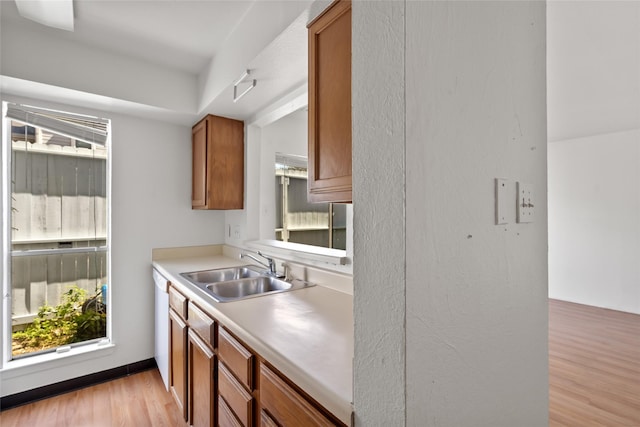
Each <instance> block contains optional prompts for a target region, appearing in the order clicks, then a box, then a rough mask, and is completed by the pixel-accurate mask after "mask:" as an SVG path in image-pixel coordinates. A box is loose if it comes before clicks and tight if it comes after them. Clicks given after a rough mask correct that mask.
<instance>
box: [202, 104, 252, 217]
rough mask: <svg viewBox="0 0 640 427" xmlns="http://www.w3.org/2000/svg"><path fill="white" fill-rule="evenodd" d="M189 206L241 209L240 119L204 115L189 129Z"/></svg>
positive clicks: (241, 134) (242, 160)
mask: <svg viewBox="0 0 640 427" xmlns="http://www.w3.org/2000/svg"><path fill="white" fill-rule="evenodd" d="M191 137H192V149H193V151H192V155H193V169H192V180H193V181H192V187H191V207H192V208H193V209H242V208H243V200H244V122H242V121H240V120H233V119H227V118H225V117H218V116H213V115H208V116H206V117H205V118H203V119H202V120H200V121H199V122H198V123H197V124H196V125H195V126H194V127H193V129H192V131H191Z"/></svg>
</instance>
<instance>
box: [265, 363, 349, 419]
mask: <svg viewBox="0 0 640 427" xmlns="http://www.w3.org/2000/svg"><path fill="white" fill-rule="evenodd" d="M259 384H260V404H261V405H262V408H263V409H264V410H266V411H268V413H269V414H270V415H271V418H273V420H274V421H276V422H277V423H278V425H280V426H282V427H299V426H308V427H312V426H317V427H321V426H322V427H327V426H336V425H337V424H335V423H333V422H332V421H330V420H329V419H328V418H327V417H325V416H324V415H323V414H322V413H321V412H320V411H319V410H318V409H316V408H315V407H314V406H313V405H312V404H311V403H310V402H309V401H307V400H306V399H305V398H304V397H303V396H302V395H301V394H299V393H298V392H297V391H296V390H294V389H293V388H292V387H291V386H290V385H289V384H287V382H286V381H284V380H283V379H282V378H280V376H279V375H278V374H276V373H275V372H273V371H272V370H271V369H269V368H268V367H267V366H266V365H265V364H263V363H261V364H260V383H259Z"/></svg>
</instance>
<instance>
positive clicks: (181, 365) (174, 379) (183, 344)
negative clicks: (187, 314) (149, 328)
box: [169, 309, 188, 420]
mask: <svg viewBox="0 0 640 427" xmlns="http://www.w3.org/2000/svg"><path fill="white" fill-rule="evenodd" d="M169 390H170V391H171V394H172V395H173V398H174V399H175V401H176V403H177V404H178V408H180V411H181V412H182V416H183V417H184V419H185V420H186V419H188V411H187V409H188V408H187V324H186V323H185V322H184V320H182V318H181V316H180V315H179V314H177V313H176V312H175V311H174V310H173V309H170V310H169Z"/></svg>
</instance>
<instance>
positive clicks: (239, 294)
mask: <svg viewBox="0 0 640 427" xmlns="http://www.w3.org/2000/svg"><path fill="white" fill-rule="evenodd" d="M180 275H181V276H182V277H184V278H185V279H187V280H188V281H190V282H191V283H193V284H194V285H196V286H197V287H198V288H200V289H202V290H203V291H204V292H205V293H206V294H207V295H208V296H210V297H212V298H213V299H214V300H216V301H217V302H229V301H236V300H240V299H245V298H253V297H259V296H263V295H270V294H274V293H279V292H286V291H292V290H295V289H301V288H305V287H309V286H313V283H309V282H305V281H303V280H297V279H294V280H291V281H286V280H282V279H279V278H277V277H274V276H271V275H269V274H267V272H266V271H265V270H264V269H262V268H260V267H257V266H253V265H245V266H241V267H230V268H220V269H215V270H203V271H192V272H190V273H181V274H180Z"/></svg>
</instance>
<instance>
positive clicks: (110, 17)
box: [0, 0, 254, 74]
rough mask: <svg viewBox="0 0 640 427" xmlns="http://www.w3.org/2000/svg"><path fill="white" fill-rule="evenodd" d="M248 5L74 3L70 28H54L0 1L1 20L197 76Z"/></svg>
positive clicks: (154, 0) (149, 0)
mask: <svg viewBox="0 0 640 427" xmlns="http://www.w3.org/2000/svg"><path fill="white" fill-rule="evenodd" d="M253 3H254V2H253V1H217V0H216V1H202V0H200V1H191V0H177V1H162V0H161V1H158V0H143V1H113V0H110V1H103V0H91V1H87V0H84V1H77V0H76V1H74V2H73V4H74V15H75V29H74V31H73V32H69V31H63V30H57V29H54V28H49V27H45V26H42V25H40V24H37V23H35V22H32V21H29V20H27V19H25V18H23V17H21V16H20V15H19V14H18V9H17V7H16V4H15V2H14V1H10V0H9V1H8V0H2V1H0V7H1V11H0V13H1V16H2V21H6V22H13V23H19V24H20V25H25V26H29V27H30V30H32V31H40V32H46V33H49V34H50V35H51V36H52V37H59V38H64V39H68V40H71V41H74V42H78V43H82V44H85V45H88V46H91V47H95V48H99V49H101V50H106V51H110V52H113V53H117V54H123V55H127V56H133V57H136V58H140V59H145V60H147V61H149V62H152V63H155V64H158V65H162V66H167V67H173V68H177V69H180V70H183V71H188V72H190V73H193V74H198V73H199V72H200V71H201V70H202V69H203V68H204V67H205V66H206V65H207V64H208V63H209V62H210V60H211V58H212V57H213V56H214V55H215V54H216V53H217V52H218V51H219V50H220V48H221V47H222V46H223V45H224V42H225V40H226V38H227V36H228V35H229V34H230V33H231V32H232V31H233V30H234V29H235V28H236V26H238V25H240V24H241V22H242V19H243V17H244V16H245V14H246V13H247V12H248V11H249V10H250V9H251V7H252V5H253Z"/></svg>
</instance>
